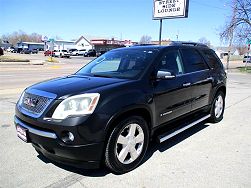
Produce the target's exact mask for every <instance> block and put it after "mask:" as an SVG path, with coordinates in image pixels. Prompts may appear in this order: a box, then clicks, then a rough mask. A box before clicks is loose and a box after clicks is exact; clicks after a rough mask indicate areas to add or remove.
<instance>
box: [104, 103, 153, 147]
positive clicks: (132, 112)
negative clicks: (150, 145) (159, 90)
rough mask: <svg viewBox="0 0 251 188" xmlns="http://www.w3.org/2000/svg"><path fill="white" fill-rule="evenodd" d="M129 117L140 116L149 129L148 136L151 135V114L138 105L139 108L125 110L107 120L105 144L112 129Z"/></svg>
mask: <svg viewBox="0 0 251 188" xmlns="http://www.w3.org/2000/svg"><path fill="white" fill-rule="evenodd" d="M129 116H141V117H142V118H144V119H145V121H146V122H147V126H148V128H149V133H150V134H149V135H151V129H152V125H153V118H152V113H151V111H150V110H149V109H148V108H147V107H145V106H141V105H140V106H134V107H129V108H126V109H124V110H123V111H121V112H118V113H117V114H115V115H114V116H112V117H111V118H110V119H109V121H108V123H107V124H106V128H105V142H106V141H107V139H108V138H109V136H110V134H111V132H112V130H113V129H114V127H116V125H117V124H118V123H119V122H120V121H122V120H123V119H125V118H127V117H129Z"/></svg>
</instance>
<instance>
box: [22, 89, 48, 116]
mask: <svg viewBox="0 0 251 188" xmlns="http://www.w3.org/2000/svg"><path fill="white" fill-rule="evenodd" d="M21 100H22V101H21V103H20V106H21V107H22V108H23V109H25V110H27V111H28V112H30V113H32V114H35V115H40V114H41V113H43V111H44V110H45V108H46V107H47V106H48V105H49V103H50V101H51V99H50V98H47V97H43V96H39V95H35V94H31V93H27V92H25V93H24V95H23V97H22V99H21Z"/></svg>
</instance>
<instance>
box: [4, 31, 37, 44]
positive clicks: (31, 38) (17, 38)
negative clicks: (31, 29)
mask: <svg viewBox="0 0 251 188" xmlns="http://www.w3.org/2000/svg"><path fill="white" fill-rule="evenodd" d="M41 38H42V35H40V34H38V33H32V34H27V33H25V32H23V31H21V30H19V31H15V32H13V33H11V34H5V35H2V36H1V37H0V40H2V41H8V42H9V43H10V44H12V45H16V44H17V43H18V42H21V41H23V42H41Z"/></svg>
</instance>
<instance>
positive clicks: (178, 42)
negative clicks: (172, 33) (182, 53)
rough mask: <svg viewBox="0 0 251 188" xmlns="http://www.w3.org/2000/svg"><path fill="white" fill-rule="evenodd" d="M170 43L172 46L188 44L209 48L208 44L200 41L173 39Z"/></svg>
mask: <svg viewBox="0 0 251 188" xmlns="http://www.w3.org/2000/svg"><path fill="white" fill-rule="evenodd" d="M170 45H172V46H176V45H187V46H199V47H206V48H208V46H207V45H206V44H202V43H198V42H184V41H173V42H172V43H171V44H170Z"/></svg>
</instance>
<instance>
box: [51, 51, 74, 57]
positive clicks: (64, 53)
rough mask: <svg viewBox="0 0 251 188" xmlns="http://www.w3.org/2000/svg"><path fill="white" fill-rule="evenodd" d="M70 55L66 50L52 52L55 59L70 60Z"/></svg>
mask: <svg viewBox="0 0 251 188" xmlns="http://www.w3.org/2000/svg"><path fill="white" fill-rule="evenodd" d="M70 55H71V54H70V53H69V52H67V50H54V56H55V57H67V58H70Z"/></svg>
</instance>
